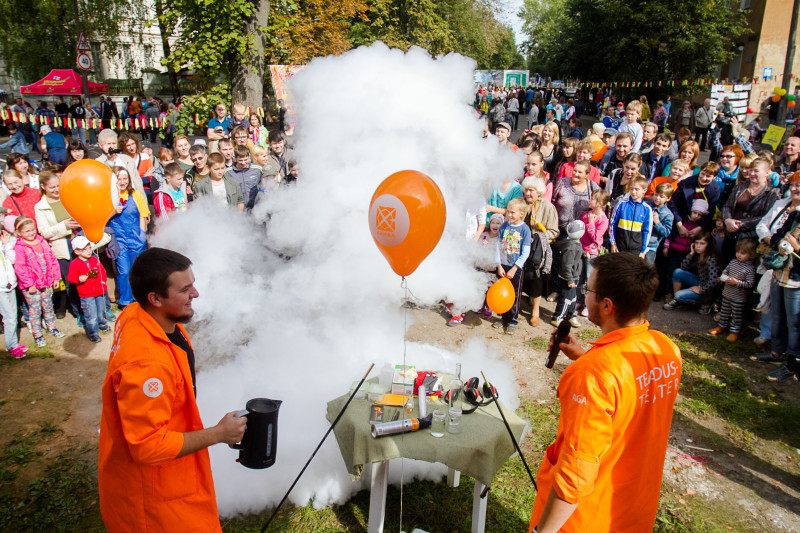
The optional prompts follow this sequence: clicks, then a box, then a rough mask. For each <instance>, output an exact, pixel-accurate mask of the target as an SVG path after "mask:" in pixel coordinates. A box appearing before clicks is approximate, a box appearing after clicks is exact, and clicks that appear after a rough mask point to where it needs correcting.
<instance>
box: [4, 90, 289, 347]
mask: <svg viewBox="0 0 800 533" xmlns="http://www.w3.org/2000/svg"><path fill="white" fill-rule="evenodd" d="M104 102H108V101H106V100H104V101H103V102H101V109H102V110H104V111H105V109H106V107H105V106H103V105H102V104H103V103H104ZM137 103H138V104H139V105H141V104H142V102H141V101H139V100H136V99H133V98H132V99H131V104H128V103H127V102H126V104H127V105H126V107H125V113H126V114H128V115H130V116H137V114H139V113H140V112H141V111H140V110H139V108H137V107H136V105H135V104H137ZM132 104H134V105H132ZM171 105H172V104H170V106H171ZM146 109H161V110H163V109H164V106H162V105H160V104H159V103H158V102H157V101H156V100H155V99H151V100H150V105H148V106H147V108H146ZM146 109H145V110H144V113H145V116H147V115H146ZM167 109H168V110H169V106H167ZM232 111H233V113H232V115H229V114H228V111H227V106H225V105H224V104H220V105H218V106H217V107H216V109H215V117H214V119H212V120H211V121H209V124H208V126H209V127H208V130H207V132H206V133H207V135H206V136H205V137H198V138H196V139H194V142H190V139H189V138H188V137H187V136H185V135H176V136H174V138H172V139H170V140H171V148H170V147H169V146H167V144H166V143H162V145H161V147H160V148H159V149H158V150H157V152H155V153H154V152H153V149H152V148H150V147H144V146H143V139H145V138H146V137H148V136H151V135H152V131H151V130H148V129H147V128H145V130H144V131H141V132H133V131H121V132H119V133H118V132H117V131H115V130H114V129H111V128H104V129H102V130H100V131H99V132H98V133H97V135H96V144H97V147H98V148H99V150H100V152H101V155H100V156H99V157H97V161H99V162H101V163H103V164H104V165H106V166H107V167H109V169H110V170H111V173H112V177H113V179H112V182H113V183H114V184H115V185H116V187H117V188H118V192H119V201H118V204H117V205H116V206H115V208H116V214H115V215H114V216H113V217H112V218H111V219H110V220H109V221H108V223H107V224H106V227H105V233H104V236H103V238H102V239H101V240H100V242H97V243H91V242H89V241H88V239H87V238H86V236H85V235H84V234H83V231H82V229H81V227H80V225H79V224H78V223H77V222H76V221H75V220H74V219H73V218H72V217H71V216H70V215H69V213H67V212H66V210H65V208H64V206H63V205H62V203H61V200H60V194H59V180H60V178H61V175H62V173H63V172H64V170H65V169H66V168H67V167H68V166H69V165H70V164H72V163H74V162H76V161H80V160H82V159H87V158H88V157H89V150H88V148H87V145H86V143H85V141H84V138H82V136H81V135H80V134H79V132H78V131H76V129H75V128H73V129H72V130H71V131H68V132H66V136H65V135H64V134H62V133H60V132H57V131H54V128H53V127H49V126H47V125H46V124H44V125H41V126H40V127H39V128H38V132H34V133H35V134H37V135H38V139H37V138H34V139H29V138H28V136H27V133H26V131H25V130H24V129H23V125H24V124H22V123H20V124H15V123H13V122H11V123H9V124H8V127H9V130H10V132H13V134H12V136H11V139H10V140H9V141H8V142H7V143H6V145H7V146H6V147H11V148H12V152H11V154H10V155H9V156H8V157H7V166H8V168H7V170H6V171H5V172H4V173H3V184H2V187H0V204H2V208H0V211H2V216H3V221H2V222H3V224H2V226H3V229H2V257H0V259H2V268H0V277H4V278H5V283H4V284H3V285H2V288H0V314H2V316H3V329H4V331H5V339H6V348H7V349H8V351H9V352H10V353H11V354H12V355H13V356H14V357H15V358H21V357H24V355H25V351H26V350H27V347H25V346H24V345H22V344H20V341H19V334H18V330H19V328H20V327H22V325H23V324H24V325H25V326H27V328H28V329H29V330H30V332H31V334H32V335H33V339H34V342H35V343H36V345H37V346H40V347H41V346H46V344H47V341H46V337H45V335H51V336H54V337H63V336H64V334H63V333H62V332H61V331H60V330H59V329H58V328H57V327H56V320H60V319H65V318H66V315H67V313H69V314H70V315H72V317H73V318H74V319H75V320H77V323H78V326H79V327H82V328H84V329H85V332H86V335H87V337H88V338H89V339H90V340H91V341H92V342H100V340H101V337H100V333H101V332H104V331H110V327H109V326H108V322H112V321H114V320H115V314H114V313H113V312H112V306H111V300H112V297H114V296H115V294H109V293H108V285H107V279H108V277H112V278H113V279H114V280H115V287H116V303H117V308H118V309H119V310H122V309H124V308H125V307H126V306H127V305H130V304H131V303H133V302H134V300H135V298H134V294H133V293H132V290H131V286H130V282H129V274H130V270H131V267H132V265H133V263H134V261H135V259H136V258H137V257H138V256H139V255H140V254H141V253H142V252H144V250H145V249H146V248H147V234H148V233H152V232H154V231H156V228H157V224H158V222H159V221H161V220H166V219H169V218H170V217H172V216H174V214H175V213H176V212H182V211H185V210H186V209H187V208H188V206H189V204H190V203H191V202H193V201H195V200H197V199H198V198H200V197H204V196H208V197H209V198H210V199H211V200H209V201H211V202H213V203H214V204H216V205H218V206H219V207H220V208H230V209H232V210H237V211H246V212H249V211H251V210H252V209H253V207H254V206H255V204H256V203H257V202H258V201H259V200H260V199H261V198H262V197H263V196H264V194H266V193H267V191H268V190H270V189H274V188H277V187H281V186H286V185H289V184H291V183H293V182H294V181H295V180H296V179H297V177H298V173H299V168H298V165H297V162H296V160H295V159H294V155H293V151H292V150H291V148H289V147H288V146H287V142H286V136H285V134H284V133H283V131H281V130H273V131H267V129H266V128H265V127H264V126H263V125H262V123H261V120H260V117H259V116H258V115H257V114H255V113H253V114H251V115H249V116H246V114H245V107H244V106H242V105H241V104H235V105H234V106H233V108H232ZM103 118H104V117H103ZM142 124H146V121H145V122H143V123H142ZM109 125H112V124H111V123H109ZM53 135H57V136H58V138H54V137H52V136H53ZM150 139H151V141H153V140H154V139H153V138H152V137H150ZM9 143H10V144H9ZM29 144H31V145H32V147H31V148H29V147H28V145H29ZM23 148H24V149H23ZM37 148H38V149H39V150H41V151H42V153H43V156H44V159H43V161H42V165H41V171H39V169H38V168H37V167H36V166H35V165H34V164H33V162H32V160H31V159H30V156H29V154H30V152H31V151H35V150H36V149H37ZM0 281H2V280H0Z"/></svg>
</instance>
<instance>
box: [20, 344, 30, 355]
mask: <svg viewBox="0 0 800 533" xmlns="http://www.w3.org/2000/svg"><path fill="white" fill-rule="evenodd" d="M17 348H19V349H20V350H22V353H25V352H27V351H28V347H27V346H25V345H24V344H17Z"/></svg>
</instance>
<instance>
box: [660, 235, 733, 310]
mask: <svg viewBox="0 0 800 533" xmlns="http://www.w3.org/2000/svg"><path fill="white" fill-rule="evenodd" d="M720 272H721V270H720V268H719V263H718V262H717V257H716V255H715V254H714V239H713V237H712V236H711V233H709V232H708V231H701V232H700V233H699V234H698V235H697V238H696V239H695V241H694V242H693V243H692V247H691V251H690V252H689V254H688V255H687V256H686V257H684V259H683V261H682V262H681V266H680V268H678V269H676V270H675V271H674V272H673V273H672V286H673V292H674V297H673V299H672V300H670V301H669V302H667V303H665V304H664V309H666V310H667V311H671V310H673V309H677V308H678V307H680V306H681V305H682V304H686V303H699V304H702V305H703V307H706V308H708V307H710V305H709V304H710V299H711V298H713V297H714V296H715V295H716V293H715V288H716V286H717V283H719V275H720ZM703 307H701V309H700V312H701V314H708V312H707V309H703Z"/></svg>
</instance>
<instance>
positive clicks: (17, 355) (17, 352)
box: [8, 344, 25, 359]
mask: <svg viewBox="0 0 800 533" xmlns="http://www.w3.org/2000/svg"><path fill="white" fill-rule="evenodd" d="M23 348H25V347H24V346H23V345H21V344H17V345H16V346H14V347H13V348H11V349H10V350H9V351H8V353H10V354H11V355H13V356H14V359H22V358H23V357H25V350H24V349H23Z"/></svg>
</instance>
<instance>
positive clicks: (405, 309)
mask: <svg viewBox="0 0 800 533" xmlns="http://www.w3.org/2000/svg"><path fill="white" fill-rule="evenodd" d="M400 286H401V287H402V288H403V289H404V290H405V298H404V301H403V371H404V372H405V370H406V369H407V368H408V367H407V366H406V347H407V345H408V339H407V337H406V336H407V335H408V305H407V304H408V294H409V292H410V291H409V290H408V281H407V280H406V278H405V276H403V281H401V282H400ZM403 383H405V377H404V378H403ZM409 401H411V402H412V405H413V402H414V389H413V386H412V389H411V395H410V397H409ZM406 413H407V411H406V409H405V406H403V419H404V420H405V418H406ZM405 435H406V434H405V433H401V434H400V441H401V445H402V441H403V440H404V439H405ZM405 466H406V465H405V460H404V459H403V458H400V529H399V531H400V533H402V531H403V482H404V480H405V474H406V471H405V470H406V469H405Z"/></svg>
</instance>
